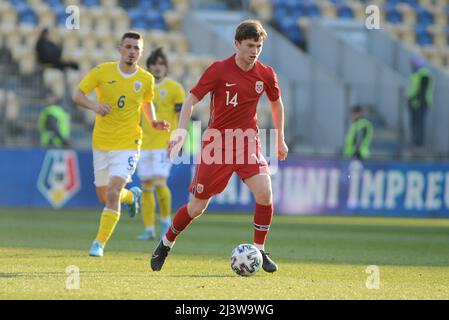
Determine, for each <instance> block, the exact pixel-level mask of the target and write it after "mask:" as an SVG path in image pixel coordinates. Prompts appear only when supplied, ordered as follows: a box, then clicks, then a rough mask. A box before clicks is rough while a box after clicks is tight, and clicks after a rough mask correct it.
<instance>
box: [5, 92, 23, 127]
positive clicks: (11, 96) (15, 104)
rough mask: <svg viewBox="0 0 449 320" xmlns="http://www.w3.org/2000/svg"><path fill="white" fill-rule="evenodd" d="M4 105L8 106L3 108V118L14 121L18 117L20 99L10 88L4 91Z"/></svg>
mask: <svg viewBox="0 0 449 320" xmlns="http://www.w3.org/2000/svg"><path fill="white" fill-rule="evenodd" d="M6 105H7V106H8V107H7V108H6V109H5V120H6V121H16V120H17V119H18V118H19V112H20V100H19V97H18V96H17V95H16V94H15V92H14V91H12V90H8V92H7V93H6Z"/></svg>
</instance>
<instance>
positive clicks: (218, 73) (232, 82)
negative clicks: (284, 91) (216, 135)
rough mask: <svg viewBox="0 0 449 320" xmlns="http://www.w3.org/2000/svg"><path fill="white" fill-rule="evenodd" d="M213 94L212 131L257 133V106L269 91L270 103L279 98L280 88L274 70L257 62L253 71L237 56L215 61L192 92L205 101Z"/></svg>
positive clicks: (211, 105)
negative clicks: (228, 130) (206, 97)
mask: <svg viewBox="0 0 449 320" xmlns="http://www.w3.org/2000/svg"><path fill="white" fill-rule="evenodd" d="M208 92H210V93H211V101H210V120H209V128H213V129H218V130H220V131H221V132H222V133H223V132H224V130H225V129H242V130H246V129H253V130H255V131H257V104H258V102H259V99H260V97H261V96H262V94H263V93H264V92H266V94H267V97H268V99H269V100H270V101H276V100H278V99H279V97H280V95H281V92H280V89H279V85H278V81H277V77H276V74H275V72H274V70H273V68H271V67H269V66H266V65H264V64H263V63H261V62H259V61H256V63H255V65H254V67H253V68H252V69H251V70H249V71H243V70H242V69H240V68H239V66H237V64H236V62H235V54H234V55H232V56H231V57H229V58H227V59H225V60H221V61H216V62H214V63H213V64H212V65H211V66H210V67H209V68H207V70H206V71H205V72H204V73H203V75H202V76H201V78H200V80H199V81H198V83H197V84H196V86H195V87H194V88H193V89H192V90H190V93H192V94H193V95H195V97H197V98H198V99H199V100H201V99H202V98H203V97H204V96H205V95H206V94H207V93H208Z"/></svg>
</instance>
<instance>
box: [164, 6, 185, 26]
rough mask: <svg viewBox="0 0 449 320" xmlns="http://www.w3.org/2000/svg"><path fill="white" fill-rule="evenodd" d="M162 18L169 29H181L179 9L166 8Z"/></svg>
mask: <svg viewBox="0 0 449 320" xmlns="http://www.w3.org/2000/svg"><path fill="white" fill-rule="evenodd" d="M164 20H165V22H166V23H167V26H168V27H169V29H170V30H181V28H182V14H181V13H180V12H179V11H175V10H168V11H166V12H165V13H164Z"/></svg>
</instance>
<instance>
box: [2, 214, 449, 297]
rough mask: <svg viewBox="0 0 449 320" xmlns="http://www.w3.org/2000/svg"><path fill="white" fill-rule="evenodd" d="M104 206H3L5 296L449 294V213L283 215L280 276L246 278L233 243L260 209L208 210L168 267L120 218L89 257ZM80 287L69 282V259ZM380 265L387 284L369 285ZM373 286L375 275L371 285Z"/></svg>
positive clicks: (246, 237)
mask: <svg viewBox="0 0 449 320" xmlns="http://www.w3.org/2000/svg"><path fill="white" fill-rule="evenodd" d="M99 214H100V213H99V212H98V211H96V210H90V211H89V210H86V211H77V210H51V209H48V210H43V209H6V208H3V209H0V299H241V300H246V299H250V300H254V299H448V298H449V276H448V275H449V220H445V219H444V220H443V219H398V218H363V217H319V216H299V217H289V216H275V218H274V221H273V225H272V228H271V233H270V236H269V239H268V245H267V251H269V252H271V254H272V257H273V259H275V261H276V262H277V263H278V264H279V267H280V269H279V271H278V272H276V273H274V274H267V273H264V272H263V271H262V270H261V271H259V272H258V273H257V274H256V275H255V276H253V277H248V278H244V277H239V276H237V275H235V274H234V273H233V272H232V270H231V268H230V266H229V256H230V252H231V251H232V249H233V248H234V247H235V246H236V245H238V244H240V243H245V242H251V241H252V214H247V215H229V214H228V215H225V214H212V213H206V214H205V215H204V216H203V217H201V218H200V219H199V220H196V221H195V222H194V223H193V224H192V225H191V226H190V227H189V229H188V231H187V232H185V233H183V234H182V235H181V236H180V238H179V239H178V242H177V244H176V246H175V247H174V249H173V250H172V252H171V253H170V255H169V257H168V259H167V261H166V264H165V266H164V268H163V270H162V271H161V272H152V271H151V269H150V267H149V260H148V259H149V256H150V254H151V252H152V250H153V248H154V247H155V245H156V241H144V242H142V241H138V240H136V236H137V235H138V234H139V233H140V232H141V231H142V224H141V220H140V217H136V218H134V219H131V218H129V217H128V216H127V215H126V214H123V215H122V218H121V221H120V222H119V224H118V226H117V229H116V231H115V233H114V235H113V236H112V239H111V240H110V242H109V244H108V246H107V248H106V250H105V256H104V257H103V258H91V257H88V256H87V252H88V249H89V246H90V244H91V242H92V240H93V238H94V236H95V234H96V230H97V225H98V220H99ZM72 265H74V266H77V267H78V268H79V271H80V272H79V275H80V278H79V279H80V282H79V284H80V287H79V289H68V288H67V287H66V281H67V279H68V277H70V275H68V274H67V273H66V268H67V267H68V266H72ZM369 265H376V266H378V267H379V271H380V273H379V275H380V277H379V280H380V282H379V283H380V287H379V289H368V288H367V286H366V283H367V279H368V277H370V274H368V273H367V272H366V269H367V267H368V266H369ZM370 283H371V282H370Z"/></svg>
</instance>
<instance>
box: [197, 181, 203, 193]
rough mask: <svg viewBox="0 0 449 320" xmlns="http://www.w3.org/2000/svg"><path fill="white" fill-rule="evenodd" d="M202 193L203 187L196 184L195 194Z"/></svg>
mask: <svg viewBox="0 0 449 320" xmlns="http://www.w3.org/2000/svg"><path fill="white" fill-rule="evenodd" d="M203 191H204V186H203V185H202V184H201V183H197V185H196V192H198V193H203Z"/></svg>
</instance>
